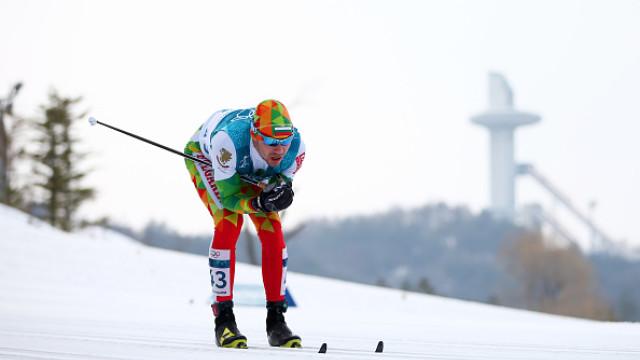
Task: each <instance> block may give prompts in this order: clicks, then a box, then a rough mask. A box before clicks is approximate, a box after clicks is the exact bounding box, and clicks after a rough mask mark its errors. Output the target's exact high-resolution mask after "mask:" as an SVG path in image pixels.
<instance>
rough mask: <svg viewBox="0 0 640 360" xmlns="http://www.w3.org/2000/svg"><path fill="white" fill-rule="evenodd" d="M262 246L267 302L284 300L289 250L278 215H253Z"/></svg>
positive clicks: (252, 218) (263, 279) (263, 275)
mask: <svg viewBox="0 0 640 360" xmlns="http://www.w3.org/2000/svg"><path fill="white" fill-rule="evenodd" d="M251 220H252V221H253V224H254V225H255V227H256V230H257V231H258V237H259V238H260V243H261V244H262V281H263V282H264V290H265V293H266V295H267V301H282V300H284V294H285V287H286V278H287V259H288V257H287V248H286V245H285V243H284V238H283V236H282V225H281V223H280V217H279V216H278V213H269V214H260V213H258V214H251Z"/></svg>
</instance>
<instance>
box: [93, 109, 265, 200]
mask: <svg viewBox="0 0 640 360" xmlns="http://www.w3.org/2000/svg"><path fill="white" fill-rule="evenodd" d="M89 124H91V126H95V125H96V124H99V125H102V126H104V127H107V128H109V129H111V130H115V131H117V132H120V133H123V134H125V135H129V136H131V137H133V138H135V139H138V140H140V141H144V142H146V143H147V144H151V145H153V146H157V147H159V148H161V149H164V150H167V151H168V152H171V153H174V154H176V155H180V156H182V157H185V158H187V159H189V160H193V161H197V162H199V163H200V164H204V165H207V166H211V163H210V162H209V161H206V160H202V159H198V158H196V157H193V156H191V155H187V154H185V153H183V152H181V151H178V150H175V149H172V148H170V147H167V146H164V145H162V144H158V143H157V142H155V141H151V140H149V139H145V138H143V137H142V136H139V135H136V134H133V133H130V132H128V131H124V130H122V129H118V128H117V127H115V126H111V125H109V124H107V123H103V122H101V121H98V120H97V119H96V118H94V117H93V116H90V117H89ZM240 178H241V179H242V180H243V181H245V182H248V183H251V184H253V185H258V186H260V187H261V188H263V189H264V188H265V187H266V184H265V183H264V182H259V181H255V180H254V179H251V178H250V177H248V176H244V175H240Z"/></svg>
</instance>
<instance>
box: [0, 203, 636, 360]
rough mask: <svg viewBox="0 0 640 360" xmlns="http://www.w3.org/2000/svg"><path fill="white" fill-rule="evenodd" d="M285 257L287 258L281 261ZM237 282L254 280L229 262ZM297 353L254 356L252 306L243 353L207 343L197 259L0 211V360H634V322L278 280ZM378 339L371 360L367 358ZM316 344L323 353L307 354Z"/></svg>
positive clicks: (256, 324) (261, 351)
mask: <svg viewBox="0 0 640 360" xmlns="http://www.w3.org/2000/svg"><path fill="white" fill-rule="evenodd" d="M290 256H295V254H290ZM236 279H237V283H238V284H241V283H252V284H256V283H259V282H260V269H258V268H255V267H251V266H247V265H243V264H238V269H237V276H236ZM288 284H289V288H290V289H291V291H292V293H293V296H294V298H295V300H296V302H297V303H298V307H297V308H291V309H290V311H289V312H288V313H287V321H288V323H289V324H290V326H291V327H292V328H293V329H294V330H295V331H296V332H297V333H298V334H299V335H301V336H302V338H303V346H304V347H305V348H304V349H301V350H300V349H277V348H270V347H269V346H268V345H267V342H266V337H265V330H264V326H265V325H264V320H265V310H264V309H263V308H262V307H254V306H237V307H236V316H237V319H238V323H239V327H240V329H241V330H242V331H243V333H244V334H245V335H247V337H248V338H249V345H250V347H251V349H248V350H235V349H220V348H217V347H216V346H215V345H214V341H213V336H212V333H213V319H212V315H211V310H210V307H209V305H208V304H209V303H208V301H209V300H208V297H209V290H210V288H209V278H208V262H207V258H206V257H205V256H195V255H189V254H182V253H177V252H172V251H167V250H161V249H154V248H149V247H145V246H143V245H140V244H138V243H136V242H134V241H132V240H130V239H128V238H126V237H124V236H122V235H119V234H115V233H113V232H109V231H106V230H103V229H97V228H96V229H91V230H89V231H85V232H83V233H81V234H67V233H63V232H60V231H58V230H56V229H52V228H51V227H50V226H48V225H46V224H43V223H41V222H39V221H36V220H33V219H29V217H28V216H26V215H24V214H22V213H20V212H18V211H15V210H13V209H10V208H7V207H2V206H0V359H89V360H91V359H154V360H160V359H221V358H224V359H235V358H238V359H287V358H303V357H314V358H318V359H360V358H363V359H364V358H371V357H373V356H375V357H381V358H385V359H640V324H638V323H635V324H629V323H601V322H592V321H586V320H578V319H571V318H563V317H557V316H550V315H544V314H537V313H532V312H526V311H519V310H512V309H505V308H500V307H493V306H488V305H484V304H477V303H470V302H464V301H459V300H452V299H446V298H441V297H435V296H427V295H418V294H411V293H404V292H401V291H396V290H390V289H382V288H377V287H373V286H365V285H358V284H352V283H347V282H340V281H333V280H328V279H322V278H318V277H313V276H307V275H301V274H296V273H291V272H290V274H289V278H288ZM378 340H384V341H385V352H384V353H383V354H374V353H373V349H374V348H375V345H376V343H377V341H378ZM323 342H326V343H328V346H329V350H328V353H327V354H317V349H318V348H319V347H320V344H321V343H323Z"/></svg>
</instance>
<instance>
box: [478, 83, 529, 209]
mask: <svg viewBox="0 0 640 360" xmlns="http://www.w3.org/2000/svg"><path fill="white" fill-rule="evenodd" d="M471 121H472V122H473V123H475V124H478V125H481V126H484V127H486V128H487V129H488V130H489V133H490V135H491V154H490V156H491V212H492V213H493V215H494V216H496V217H498V218H503V219H509V220H513V219H514V216H515V177H516V173H517V171H516V164H515V160H514V155H513V147H514V134H513V133H514V131H515V129H516V128H517V127H518V126H523V125H528V124H533V123H536V122H538V121H540V116H538V115H536V114H531V113H526V112H521V111H517V110H515V109H514V107H513V91H512V90H511V87H510V86H509V84H508V83H507V81H506V80H505V78H504V76H502V75H501V74H498V73H489V109H488V110H487V111H485V112H483V113H481V114H478V115H476V116H473V117H472V118H471Z"/></svg>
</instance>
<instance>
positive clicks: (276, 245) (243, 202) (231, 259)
mask: <svg viewBox="0 0 640 360" xmlns="http://www.w3.org/2000/svg"><path fill="white" fill-rule="evenodd" d="M185 153H186V154H188V155H191V156H193V157H196V158H198V159H203V160H208V161H210V162H211V164H212V166H207V165H203V164H201V163H198V162H194V161H193V160H189V159H187V160H186V164H187V168H188V169H189V173H190V174H191V180H192V181H193V184H194V185H195V187H196V190H197V191H198V196H199V197H200V199H201V200H202V201H203V202H204V204H205V206H206V207H207V209H208V210H209V213H210V214H211V216H212V217H213V221H214V225H215V230H214V235H213V239H212V241H211V246H210V248H209V267H210V275H211V286H212V290H213V295H214V301H213V304H212V305H211V308H212V310H213V314H214V316H215V335H216V344H217V345H218V346H221V347H234V348H246V347H247V345H246V344H247V338H246V337H245V336H244V335H242V334H241V333H240V331H239V330H238V327H237V325H236V320H235V316H234V314H233V282H234V273H235V262H236V256H235V248H236V242H237V241H238V237H239V236H240V230H241V228H242V223H243V214H248V215H249V217H250V218H251V220H252V221H253V224H254V226H255V228H256V230H257V231H258V237H259V238H260V242H261V243H262V278H263V282H264V288H265V293H266V304H267V337H268V340H269V344H270V345H271V346H283V347H300V344H301V339H300V337H299V336H297V335H294V334H293V333H292V332H291V330H290V329H289V327H288V326H287V324H286V322H285V319H284V315H283V314H284V313H285V312H286V310H287V302H286V300H285V281H286V275H287V248H286V245H285V242H284V239H283V237H282V227H281V224H280V217H279V215H278V212H279V211H282V210H284V209H286V208H287V207H289V205H291V203H292V201H293V195H294V194H293V190H292V188H291V182H292V180H293V177H294V176H295V174H296V173H297V172H298V170H299V169H300V166H301V165H302V162H303V160H304V156H305V145H304V143H303V142H302V139H301V138H300V134H299V133H298V130H297V129H296V128H295V127H293V124H292V122H291V119H290V117H289V112H288V111H287V109H286V108H285V106H284V105H283V104H282V103H280V102H279V101H276V100H266V101H263V102H261V103H260V104H258V106H257V107H256V108H250V109H240V110H220V111H217V112H215V113H214V114H213V115H211V117H209V119H208V120H207V121H206V122H205V123H204V124H203V125H202V126H200V128H199V129H198V131H197V132H196V133H195V134H194V135H193V137H192V138H191V140H190V141H189V143H188V144H187V147H186V148H185ZM256 184H258V185H256ZM259 185H260V186H259Z"/></svg>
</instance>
